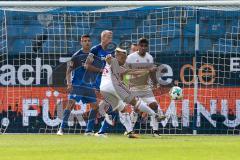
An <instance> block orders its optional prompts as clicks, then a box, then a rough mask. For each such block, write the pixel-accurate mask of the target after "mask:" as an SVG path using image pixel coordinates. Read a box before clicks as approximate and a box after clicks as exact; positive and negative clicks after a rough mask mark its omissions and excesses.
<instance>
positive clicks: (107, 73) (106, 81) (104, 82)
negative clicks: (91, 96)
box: [100, 63, 113, 90]
mask: <svg viewBox="0 0 240 160" xmlns="http://www.w3.org/2000/svg"><path fill="white" fill-rule="evenodd" d="M105 88H113V84H112V71H111V65H109V64H107V63H106V65H105V67H104V69H103V73H102V79H101V84H100V89H101V90H102V89H105Z"/></svg>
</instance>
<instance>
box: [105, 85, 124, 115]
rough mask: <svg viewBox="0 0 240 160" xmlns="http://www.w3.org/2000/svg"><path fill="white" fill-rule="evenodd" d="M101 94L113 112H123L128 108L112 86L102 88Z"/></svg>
mask: <svg viewBox="0 0 240 160" xmlns="http://www.w3.org/2000/svg"><path fill="white" fill-rule="evenodd" d="M100 92H101V94H102V96H103V98H104V100H105V101H106V102H107V103H108V104H109V105H111V106H112V109H113V110H118V111H122V110H123V109H124V107H125V106H126V103H125V102H124V101H123V100H122V98H120V96H119V95H118V94H117V92H116V90H115V88H114V87H113V86H112V85H105V86H100Z"/></svg>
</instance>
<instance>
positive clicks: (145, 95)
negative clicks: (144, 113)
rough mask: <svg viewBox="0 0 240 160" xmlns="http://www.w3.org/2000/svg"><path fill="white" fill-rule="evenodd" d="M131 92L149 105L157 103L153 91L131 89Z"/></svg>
mask: <svg viewBox="0 0 240 160" xmlns="http://www.w3.org/2000/svg"><path fill="white" fill-rule="evenodd" d="M130 91H131V92H133V94H134V95H136V96H137V97H139V98H141V99H142V100H143V101H144V102H145V103H147V105H149V104H151V103H153V102H157V100H156V98H155V96H154V94H153V92H152V90H151V89H144V90H140V89H136V88H130Z"/></svg>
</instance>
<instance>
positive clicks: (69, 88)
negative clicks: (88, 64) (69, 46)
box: [66, 61, 74, 92]
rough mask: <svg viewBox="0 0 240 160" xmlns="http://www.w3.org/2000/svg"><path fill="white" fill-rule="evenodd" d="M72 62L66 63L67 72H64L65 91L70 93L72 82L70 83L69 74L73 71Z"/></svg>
mask: <svg viewBox="0 0 240 160" xmlns="http://www.w3.org/2000/svg"><path fill="white" fill-rule="evenodd" d="M73 65H74V62H73V61H70V62H68V63H67V71H66V81H67V90H68V92H70V91H71V90H72V81H71V74H72V70H73Z"/></svg>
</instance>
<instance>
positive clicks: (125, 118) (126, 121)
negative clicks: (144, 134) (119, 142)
mask: <svg viewBox="0 0 240 160" xmlns="http://www.w3.org/2000/svg"><path fill="white" fill-rule="evenodd" d="M119 118H120V122H121V123H122V124H123V125H124V127H125V128H126V130H127V132H128V133H129V132H132V131H133V128H132V122H131V119H130V115H129V113H121V112H119Z"/></svg>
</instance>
